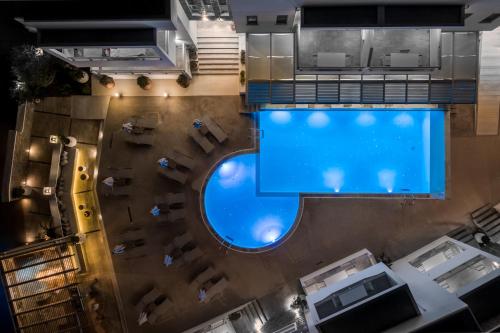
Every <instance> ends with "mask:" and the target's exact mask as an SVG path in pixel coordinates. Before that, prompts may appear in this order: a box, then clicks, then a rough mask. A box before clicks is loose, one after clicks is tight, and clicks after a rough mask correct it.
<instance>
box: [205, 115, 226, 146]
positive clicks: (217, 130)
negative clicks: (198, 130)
mask: <svg viewBox="0 0 500 333" xmlns="http://www.w3.org/2000/svg"><path fill="white" fill-rule="evenodd" d="M201 122H202V123H203V124H204V125H205V126H206V127H207V129H208V131H209V132H210V134H212V135H213V136H214V138H216V139H217V141H219V143H223V142H224V141H226V140H227V134H226V133H225V132H224V130H223V129H222V128H221V127H220V126H219V124H217V123H216V122H215V120H212V118H210V117H209V116H204V117H203V118H201Z"/></svg>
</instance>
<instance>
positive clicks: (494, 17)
mask: <svg viewBox="0 0 500 333" xmlns="http://www.w3.org/2000/svg"><path fill="white" fill-rule="evenodd" d="M499 17H500V14H498V13H496V14H491V15H490V16H488V17H485V18H484V19H483V20H482V21H481V22H479V23H491V22H493V21H495V20H496V19H497V18H499Z"/></svg>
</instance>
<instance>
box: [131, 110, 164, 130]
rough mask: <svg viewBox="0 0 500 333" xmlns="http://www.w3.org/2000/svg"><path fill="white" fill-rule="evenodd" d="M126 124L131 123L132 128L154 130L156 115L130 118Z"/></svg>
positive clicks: (150, 114)
mask: <svg viewBox="0 0 500 333" xmlns="http://www.w3.org/2000/svg"><path fill="white" fill-rule="evenodd" d="M127 122H130V123H132V126H135V127H141V128H145V129H155V128H156V126H158V113H156V112H152V113H149V114H147V115H145V116H142V117H132V118H130V119H129V120H128V121H127Z"/></svg>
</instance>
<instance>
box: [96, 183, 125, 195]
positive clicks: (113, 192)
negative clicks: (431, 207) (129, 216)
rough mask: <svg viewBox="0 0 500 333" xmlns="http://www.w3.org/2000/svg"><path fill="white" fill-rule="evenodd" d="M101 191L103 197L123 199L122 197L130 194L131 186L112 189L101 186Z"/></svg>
mask: <svg viewBox="0 0 500 333" xmlns="http://www.w3.org/2000/svg"><path fill="white" fill-rule="evenodd" d="M101 189H102V193H103V194H104V195H105V196H112V197H124V196H129V195H131V194H132V186H130V185H126V186H113V187H109V186H107V185H102V186H101Z"/></svg>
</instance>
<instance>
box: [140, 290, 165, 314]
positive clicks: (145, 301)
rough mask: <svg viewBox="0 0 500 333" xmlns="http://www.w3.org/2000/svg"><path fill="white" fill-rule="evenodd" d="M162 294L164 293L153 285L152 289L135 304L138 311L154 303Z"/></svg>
mask: <svg viewBox="0 0 500 333" xmlns="http://www.w3.org/2000/svg"><path fill="white" fill-rule="evenodd" d="M161 296H163V295H162V293H161V292H160V291H159V290H158V289H157V288H156V287H153V288H152V289H151V290H150V291H148V292H147V293H146V294H144V295H143V296H142V297H141V299H140V300H139V302H137V304H136V305H135V308H136V310H137V311H138V312H142V311H144V308H145V307H146V306H147V305H149V304H151V303H153V302H154V301H156V300H157V299H158V298H160V297H161Z"/></svg>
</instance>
